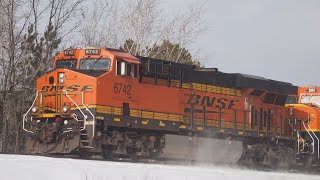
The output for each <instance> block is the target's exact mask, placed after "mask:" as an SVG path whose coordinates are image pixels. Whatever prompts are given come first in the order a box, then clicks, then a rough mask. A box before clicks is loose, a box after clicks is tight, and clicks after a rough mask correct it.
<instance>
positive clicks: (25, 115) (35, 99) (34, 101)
mask: <svg viewBox="0 0 320 180" xmlns="http://www.w3.org/2000/svg"><path fill="white" fill-rule="evenodd" d="M39 92H40V91H39V90H37V92H36V97H35V98H34V100H33V102H32V105H31V106H30V108H29V109H28V111H27V112H26V113H25V114H24V115H23V120H22V121H23V123H22V128H23V130H24V131H26V132H28V133H34V132H33V131H30V130H27V128H26V127H25V123H26V122H27V121H28V118H27V116H28V114H29V112H30V111H31V109H32V108H33V107H34V104H35V103H36V101H37V99H38V96H39ZM41 94H42V93H41Z"/></svg>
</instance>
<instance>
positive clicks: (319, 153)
mask: <svg viewBox="0 0 320 180" xmlns="http://www.w3.org/2000/svg"><path fill="white" fill-rule="evenodd" d="M308 128H309V130H310V131H311V132H312V134H313V135H314V137H315V138H316V139H317V142H318V147H317V148H318V153H317V155H318V159H319V158H320V149H319V144H320V142H319V138H318V136H317V135H316V134H315V133H314V132H313V130H312V129H311V128H310V112H308ZM313 147H314V145H313Z"/></svg>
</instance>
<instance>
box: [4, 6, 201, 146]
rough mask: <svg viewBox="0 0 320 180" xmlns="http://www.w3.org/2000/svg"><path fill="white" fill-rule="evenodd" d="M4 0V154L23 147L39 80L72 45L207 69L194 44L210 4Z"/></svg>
mask: <svg viewBox="0 0 320 180" xmlns="http://www.w3.org/2000/svg"><path fill="white" fill-rule="evenodd" d="M165 7H167V6H166V2H165V1H163V0H122V1H119V0H90V1H86V0H0V152H22V151H23V149H24V141H25V136H24V134H23V131H22V115H23V113H25V112H26V111H27V108H28V107H29V106H30V104H31V101H32V99H33V98H34V95H33V94H34V92H35V91H34V90H35V82H36V79H37V78H38V77H40V76H42V75H43V74H45V73H46V72H47V71H49V70H50V68H51V67H52V62H53V57H54V56H55V54H57V53H58V52H59V51H61V50H63V49H65V48H69V47H87V46H91V47H93V46H94V47H109V48H116V49H119V48H120V49H122V50H124V51H127V52H130V53H132V54H134V55H141V56H148V57H153V58H160V59H167V60H171V61H174V62H182V63H187V64H196V65H198V66H200V62H201V60H203V59H204V56H203V54H202V53H201V52H200V53H199V51H198V50H197V49H193V52H192V53H191V52H190V51H189V49H188V47H189V46H190V45H191V44H193V43H194V42H196V40H197V38H198V37H199V35H200V34H202V33H204V32H205V31H206V29H207V27H206V23H205V21H204V15H205V13H206V1H204V0H194V1H192V2H191V3H189V4H187V5H186V4H183V5H181V7H183V8H179V9H177V8H176V7H175V8H172V11H170V10H168V9H167V8H165Z"/></svg>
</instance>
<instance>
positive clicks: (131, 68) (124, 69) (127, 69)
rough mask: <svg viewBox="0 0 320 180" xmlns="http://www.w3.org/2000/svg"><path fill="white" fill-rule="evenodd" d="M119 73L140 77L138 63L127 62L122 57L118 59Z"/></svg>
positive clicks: (119, 74)
mask: <svg viewBox="0 0 320 180" xmlns="http://www.w3.org/2000/svg"><path fill="white" fill-rule="evenodd" d="M117 75H118V76H131V77H133V78H137V77H138V65H137V64H131V63H127V62H125V61H123V60H121V59H118V60H117Z"/></svg>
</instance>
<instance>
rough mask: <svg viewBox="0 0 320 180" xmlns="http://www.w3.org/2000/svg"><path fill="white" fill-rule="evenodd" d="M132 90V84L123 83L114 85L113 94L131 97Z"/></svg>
mask: <svg viewBox="0 0 320 180" xmlns="http://www.w3.org/2000/svg"><path fill="white" fill-rule="evenodd" d="M131 88H132V86H131V85H130V84H122V83H114V85H113V92H114V93H115V94H125V95H128V96H130V95H131Z"/></svg>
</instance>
